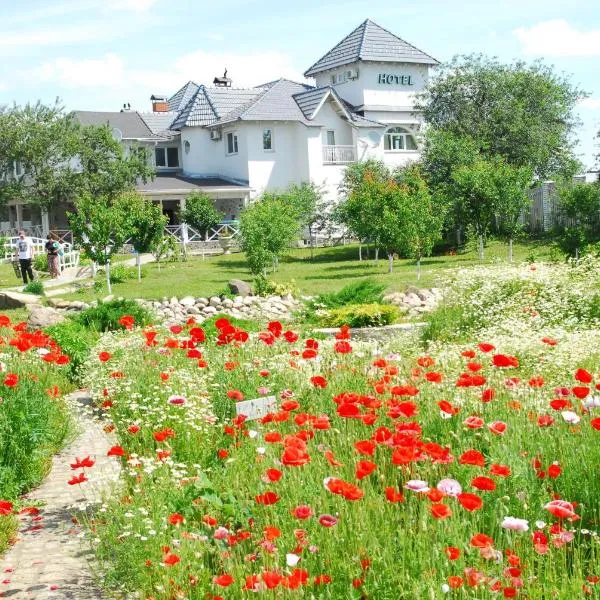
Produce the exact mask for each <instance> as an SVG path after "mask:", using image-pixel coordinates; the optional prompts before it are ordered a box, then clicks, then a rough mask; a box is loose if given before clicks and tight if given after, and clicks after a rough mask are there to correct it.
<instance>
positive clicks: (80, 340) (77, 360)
mask: <svg viewBox="0 0 600 600" xmlns="http://www.w3.org/2000/svg"><path fill="white" fill-rule="evenodd" d="M46 333H47V334H48V335H50V336H51V337H52V339H54V340H55V341H56V343H57V344H58V345H59V346H60V347H61V349H62V351H63V352H64V353H65V354H66V355H67V356H68V357H69V358H70V362H69V368H70V376H71V379H72V380H75V381H77V379H78V377H79V376H80V373H79V369H80V367H81V365H82V364H83V363H84V362H85V361H86V360H87V358H88V357H89V355H90V353H91V351H92V349H93V347H94V345H95V344H96V342H97V341H98V338H99V334H98V332H97V331H96V330H94V329H90V328H89V327H86V326H85V325H84V324H83V323H81V322H79V321H77V320H73V319H68V320H67V321H63V322H62V323H58V324H57V325H52V326H50V327H48V328H47V329H46Z"/></svg>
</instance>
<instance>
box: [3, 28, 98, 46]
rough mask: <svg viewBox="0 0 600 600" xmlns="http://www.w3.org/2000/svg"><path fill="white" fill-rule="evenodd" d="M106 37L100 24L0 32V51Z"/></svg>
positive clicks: (65, 43) (73, 42)
mask: <svg viewBox="0 0 600 600" xmlns="http://www.w3.org/2000/svg"><path fill="white" fill-rule="evenodd" d="M105 37H106V27H105V26H102V25H100V24H90V25H79V26H77V27H63V28H56V29H38V30H35V31H24V32H20V33H7V32H0V51H1V50H2V49H3V48H5V49H10V48H23V47H27V48H30V47H32V46H55V45H67V44H75V43H80V42H86V41H89V40H94V39H101V38H105Z"/></svg>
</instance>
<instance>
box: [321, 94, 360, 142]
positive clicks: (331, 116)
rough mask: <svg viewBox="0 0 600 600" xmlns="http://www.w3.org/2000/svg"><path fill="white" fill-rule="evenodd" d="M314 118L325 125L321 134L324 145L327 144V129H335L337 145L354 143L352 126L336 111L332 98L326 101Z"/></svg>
mask: <svg viewBox="0 0 600 600" xmlns="http://www.w3.org/2000/svg"><path fill="white" fill-rule="evenodd" d="M314 120H315V122H317V123H319V125H321V126H322V127H323V131H322V134H321V139H322V141H323V145H327V131H328V130H330V129H333V131H335V145H336V146H350V145H351V144H352V127H350V125H348V123H347V122H346V121H344V120H343V119H341V118H340V116H339V115H338V114H337V113H336V111H335V109H334V108H333V105H332V101H331V100H327V101H326V102H325V104H324V105H323V106H322V107H321V109H320V110H319V112H318V113H317V116H316V117H315V119H314Z"/></svg>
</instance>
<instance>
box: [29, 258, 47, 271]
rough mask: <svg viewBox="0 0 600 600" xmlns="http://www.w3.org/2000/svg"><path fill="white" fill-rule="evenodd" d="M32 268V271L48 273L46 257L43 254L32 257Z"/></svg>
mask: <svg viewBox="0 0 600 600" xmlns="http://www.w3.org/2000/svg"><path fill="white" fill-rule="evenodd" d="M32 267H33V269H34V271H39V272H41V273H48V257H47V256H46V255H45V254H36V255H35V256H34V257H33V261H32Z"/></svg>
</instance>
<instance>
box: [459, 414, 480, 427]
mask: <svg viewBox="0 0 600 600" xmlns="http://www.w3.org/2000/svg"><path fill="white" fill-rule="evenodd" d="M463 424H464V425H466V426H467V427H468V428H469V429H480V428H481V427H483V425H484V424H485V421H484V420H483V419H482V418H481V417H476V416H475V415H472V416H470V417H467V418H466V419H465V420H464V421H463Z"/></svg>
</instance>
